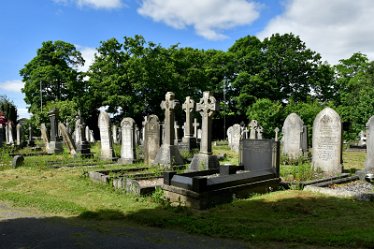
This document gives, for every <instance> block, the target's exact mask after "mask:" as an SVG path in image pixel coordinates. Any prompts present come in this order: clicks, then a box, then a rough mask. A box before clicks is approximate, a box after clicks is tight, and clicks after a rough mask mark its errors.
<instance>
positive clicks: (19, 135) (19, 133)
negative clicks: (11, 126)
mask: <svg viewBox="0 0 374 249" xmlns="http://www.w3.org/2000/svg"><path fill="white" fill-rule="evenodd" d="M16 130H17V142H16V144H17V145H18V146H21V145H22V144H23V139H22V125H21V123H18V124H17V126H16Z"/></svg>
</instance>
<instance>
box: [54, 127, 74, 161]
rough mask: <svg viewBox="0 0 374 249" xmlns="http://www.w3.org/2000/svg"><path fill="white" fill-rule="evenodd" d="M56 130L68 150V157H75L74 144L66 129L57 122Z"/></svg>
mask: <svg viewBox="0 0 374 249" xmlns="http://www.w3.org/2000/svg"><path fill="white" fill-rule="evenodd" d="M58 130H59V131H60V132H61V136H62V140H63V141H64V143H65V145H66V147H67V148H68V150H69V153H70V155H72V156H73V157H75V156H76V155H77V150H76V146H75V143H74V141H73V139H72V137H71V136H70V134H69V131H68V129H67V128H66V127H65V125H64V124H63V123H61V122H59V123H58Z"/></svg>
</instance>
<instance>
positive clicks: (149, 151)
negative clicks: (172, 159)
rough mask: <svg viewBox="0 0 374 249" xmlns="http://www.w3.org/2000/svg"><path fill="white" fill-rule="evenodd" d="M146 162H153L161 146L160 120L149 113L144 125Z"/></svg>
mask: <svg viewBox="0 0 374 249" xmlns="http://www.w3.org/2000/svg"><path fill="white" fill-rule="evenodd" d="M143 143H144V163H145V164H148V165H149V164H152V163H153V161H154V160H155V158H156V155H157V152H158V151H159V148H160V121H159V119H158V117H157V116H156V115H149V116H148V118H147V121H146V122H145V125H144V141H143Z"/></svg>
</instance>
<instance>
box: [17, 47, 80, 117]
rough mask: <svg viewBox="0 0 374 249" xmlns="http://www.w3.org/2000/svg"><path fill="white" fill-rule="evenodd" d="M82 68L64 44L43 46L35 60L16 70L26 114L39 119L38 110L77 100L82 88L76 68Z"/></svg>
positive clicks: (77, 59) (73, 48) (76, 56)
mask: <svg viewBox="0 0 374 249" xmlns="http://www.w3.org/2000/svg"><path fill="white" fill-rule="evenodd" d="M83 64H84V60H83V58H82V55H81V53H80V52H79V51H78V50H77V49H76V48H75V46H74V45H72V44H70V43H67V42H64V41H55V42H53V41H46V42H43V43H42V47H41V48H39V49H38V50H37V53H36V56H35V57H34V58H33V59H32V60H31V61H30V62H28V63H27V64H26V65H25V66H24V68H22V69H21V70H20V75H21V76H22V80H23V82H24V83H25V87H24V88H23V89H22V92H23V93H24V94H25V102H26V103H27V104H29V105H30V107H29V111H30V112H31V113H33V114H37V115H40V114H41V111H42V110H41V109H42V106H45V105H46V104H47V103H49V102H58V101H64V100H73V99H74V98H75V99H79V98H80V97H81V96H82V95H83V93H84V90H85V87H83V86H82V85H83V82H82V78H81V74H80V73H79V72H78V70H77V68H78V66H82V65H83ZM43 111H44V112H46V111H48V110H43ZM72 115H75V114H72Z"/></svg>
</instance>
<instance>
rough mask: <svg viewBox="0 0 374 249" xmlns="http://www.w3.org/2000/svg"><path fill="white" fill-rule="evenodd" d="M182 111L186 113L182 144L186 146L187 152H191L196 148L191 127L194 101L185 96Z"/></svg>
mask: <svg viewBox="0 0 374 249" xmlns="http://www.w3.org/2000/svg"><path fill="white" fill-rule="evenodd" d="M182 109H183V110H184V112H185V113H186V122H185V124H184V135H183V138H182V143H184V144H186V145H187V149H188V150H191V149H193V148H195V147H196V137H194V128H193V126H192V112H193V110H194V109H195V101H194V100H193V99H191V97H190V96H187V97H186V101H184V103H183V105H182ZM196 122H197V121H196Z"/></svg>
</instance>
